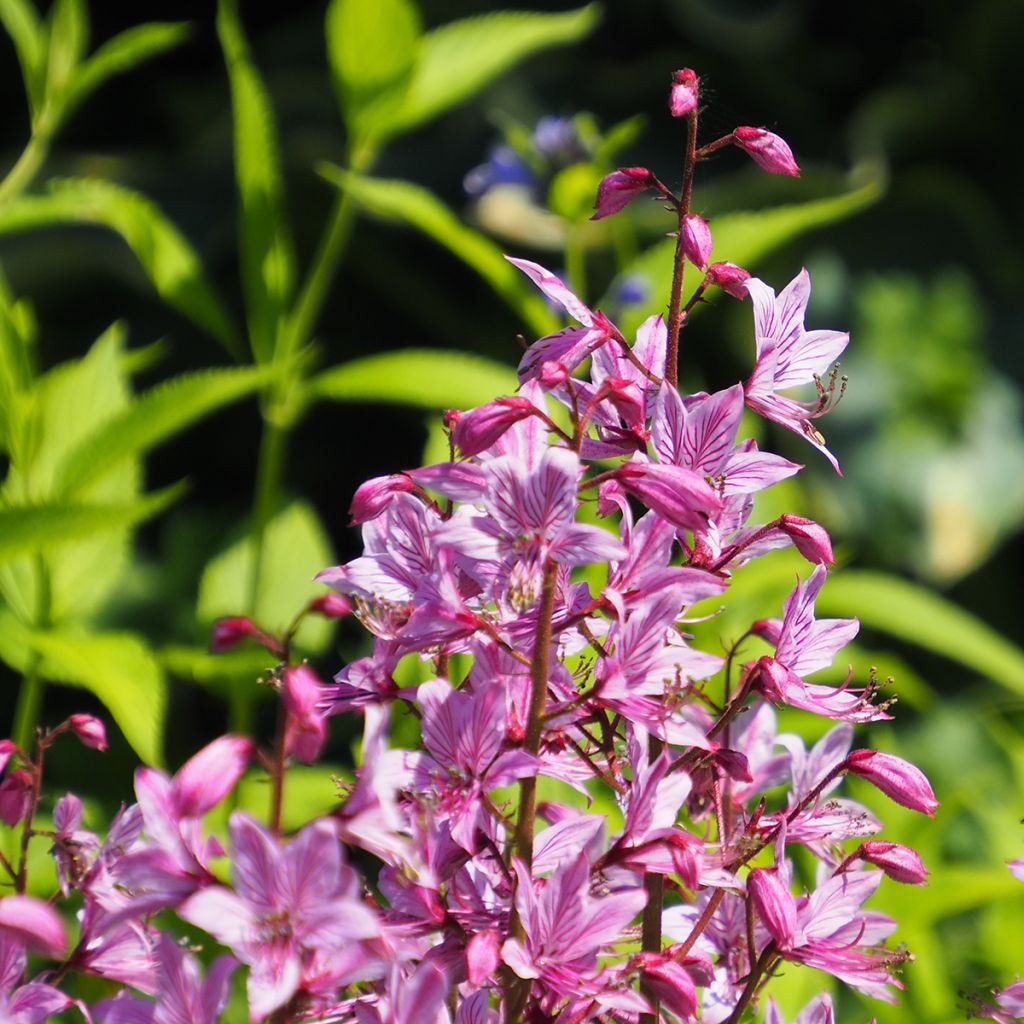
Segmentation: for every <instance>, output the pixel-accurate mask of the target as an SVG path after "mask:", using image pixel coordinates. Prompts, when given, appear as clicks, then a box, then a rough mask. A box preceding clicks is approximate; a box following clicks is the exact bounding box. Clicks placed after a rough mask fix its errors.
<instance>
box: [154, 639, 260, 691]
mask: <svg viewBox="0 0 1024 1024" xmlns="http://www.w3.org/2000/svg"><path fill="white" fill-rule="evenodd" d="M157 657H158V658H159V659H160V664H161V665H163V667H164V668H165V669H166V670H167V671H168V672H169V673H170V674H171V675H173V676H176V677H177V678H179V679H183V680H185V681H186V682H189V683H193V684H194V685H196V686H201V687H203V688H204V689H208V690H210V691H212V692H213V693H216V694H219V695H220V696H221V697H223V698H225V699H228V698H230V695H231V693H232V691H233V690H236V689H237V688H238V686H240V685H253V684H255V681H256V680H257V679H259V678H260V676H262V675H264V674H266V672H267V671H268V670H270V669H272V668H273V667H274V666H275V665H276V664H277V662H276V659H275V658H274V656H273V655H272V654H269V653H268V652H267V651H265V650H264V649H263V648H262V647H259V646H258V645H257V644H255V643H244V644H242V646H240V647H237V648H235V650H233V651H225V652H223V653H222V654H211V653H210V651H208V650H207V649H206V648H205V647H187V646H185V645H183V644H171V645H168V646H167V647H162V648H161V649H160V650H159V651H158V652H157ZM256 692H257V694H265V695H267V696H269V695H270V691H269V690H266V689H260V690H257V691H256Z"/></svg>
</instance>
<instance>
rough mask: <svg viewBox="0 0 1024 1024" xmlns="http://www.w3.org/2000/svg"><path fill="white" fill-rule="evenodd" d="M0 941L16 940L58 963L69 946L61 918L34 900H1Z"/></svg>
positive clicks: (8, 897) (48, 906) (32, 897)
mask: <svg viewBox="0 0 1024 1024" xmlns="http://www.w3.org/2000/svg"><path fill="white" fill-rule="evenodd" d="M0 937H3V938H6V939H14V940H16V941H17V942H20V943H22V944H23V945H26V946H29V947H31V948H32V949H35V950H38V951H39V952H40V953H42V954H43V955H44V956H48V957H52V958H54V959H57V958H58V957H60V956H61V955H62V954H63V952H64V949H65V948H66V946H67V944H68V938H67V933H66V932H65V930H64V922H63V921H62V920H61V917H60V914H58V913H57V911H56V910H54V909H53V907H51V906H50V905H49V903H44V902H43V901H42V900H37V899H36V898H35V897H34V896H4V897H3V899H0Z"/></svg>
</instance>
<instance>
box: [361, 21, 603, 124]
mask: <svg viewBox="0 0 1024 1024" xmlns="http://www.w3.org/2000/svg"><path fill="white" fill-rule="evenodd" d="M598 12H599V9H598V7H597V5H596V4H589V5H588V6H586V7H581V8H579V9H578V10H575V11H564V12H559V13H556V14H546V13H538V12H533V11H496V12H494V13H492V14H483V15H479V16H477V17H473V18H465V19H463V20H461V21H453V22H451V23H450V24H448V25H442V26H441V27H440V28H437V29H434V30H433V31H432V32H428V33H427V34H426V35H425V36H424V37H423V39H422V40H421V41H420V49H419V54H418V56H417V60H416V64H415V67H414V68H413V72H412V79H411V81H410V83H409V88H408V90H407V91H406V93H405V102H404V103H403V104H402V105H401V107H400V108H399V109H398V110H397V111H396V112H395V114H394V116H393V117H392V118H391V119H390V120H382V121H381V123H379V124H378V125H377V126H376V130H377V133H378V136H379V137H380V138H385V137H387V136H388V135H394V134H396V133H398V132H402V131H408V130H409V129H410V128H415V127H417V126H418V125H421V124H424V123H425V122H426V121H428V120H430V119H431V118H432V117H436V116H437V115H438V114H440V113H441V112H442V111H444V110H447V109H448V108H449V107H453V106H455V104H457V103H460V102H462V101H463V100H465V99H468V98H469V97H470V96H473V95H474V94H475V93H477V92H479V91H480V90H481V89H482V88H483V87H484V86H485V85H487V84H488V83H489V82H491V81H492V80H493V79H495V78H497V77H498V75H500V74H501V73H502V72H504V71H507V70H508V69H509V68H511V67H513V66H514V65H516V64H517V63H518V62H519V61H521V60H523V59H525V58H526V57H529V56H531V55H532V54H534V53H538V52H540V51H541V50H545V49H548V48H549V47H552V46H560V45H563V44H565V43H572V42H575V41H576V40H578V39H582V38H583V37H584V36H585V35H586V34H587V33H588V32H589V31H590V30H591V29H592V28H593V27H594V26H595V25H596V24H597V20H598Z"/></svg>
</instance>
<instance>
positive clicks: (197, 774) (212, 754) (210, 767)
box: [171, 736, 255, 818]
mask: <svg viewBox="0 0 1024 1024" xmlns="http://www.w3.org/2000/svg"><path fill="white" fill-rule="evenodd" d="M254 749H255V748H254V745H253V742H252V740H251V739H249V738H248V737H247V736H220V737H218V738H217V739H215V740H214V741H213V742H212V743H208V744H207V745H206V746H205V747H203V749H202V750H200V751H199V753H198V754H195V755H193V756H192V757H190V758H189V759H188V760H187V761H186V762H185V763H184V764H183V765H182V766H181V768H180V769H179V771H178V774H177V775H175V776H174V780H173V781H172V783H171V799H172V801H173V803H174V809H175V811H176V813H177V814H178V816H179V817H181V818H198V817H200V816H201V815H203V814H205V813H206V812H207V811H208V810H210V808H211V807H216V806H217V804H219V803H220V802H221V800H223V799H224V797H226V796H227V795H228V793H230V792H231V790H232V789H234V788H235V783H236V782H238V780H239V779H240V778H241V777H242V772H244V771H245V769H246V766H247V765H248V764H249V760H250V758H251V757H252V755H253V750H254Z"/></svg>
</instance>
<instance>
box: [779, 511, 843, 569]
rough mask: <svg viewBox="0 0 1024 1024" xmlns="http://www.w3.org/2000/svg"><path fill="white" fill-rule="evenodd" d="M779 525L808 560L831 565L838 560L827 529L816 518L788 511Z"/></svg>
mask: <svg viewBox="0 0 1024 1024" xmlns="http://www.w3.org/2000/svg"><path fill="white" fill-rule="evenodd" d="M779 525H780V526H781V527H782V530H783V532H784V533H786V534H788V535H789V537H790V538H792V541H793V546H794V547H795V548H796V549H797V551H799V552H800V554H801V555H803V556H804V558H806V559H807V561H808V562H828V563H829V564H830V565H831V564H832V563H833V562H834V561H835V560H836V559H835V556H834V555H833V554H832V541H831V539H830V538H829V535H828V533H827V531H826V530H825V528H824V527H823V526H819V525H818V524H817V523H816V522H814V520H812V519H804V517H803V516H795V515H792V514H791V513H789V512H787V513H785V515H783V516H782V517H781V519H780V520H779Z"/></svg>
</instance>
